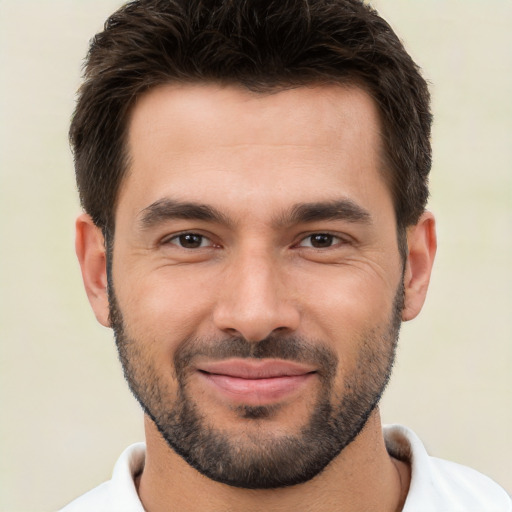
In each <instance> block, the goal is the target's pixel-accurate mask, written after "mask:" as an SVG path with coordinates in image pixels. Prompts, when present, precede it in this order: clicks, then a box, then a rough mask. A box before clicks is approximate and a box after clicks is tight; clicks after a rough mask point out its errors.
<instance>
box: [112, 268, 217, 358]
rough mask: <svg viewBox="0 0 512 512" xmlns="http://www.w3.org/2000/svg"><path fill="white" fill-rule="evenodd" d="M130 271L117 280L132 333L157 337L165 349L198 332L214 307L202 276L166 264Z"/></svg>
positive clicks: (118, 291) (128, 326) (132, 334)
mask: <svg viewBox="0 0 512 512" xmlns="http://www.w3.org/2000/svg"><path fill="white" fill-rule="evenodd" d="M128 275H130V274H129V273H128V272H125V273H124V276H128ZM131 275H132V277H131V278H130V279H127V278H126V277H125V279H123V281H122V284H119V285H117V284H116V293H117V296H118V301H119V306H120V309H121V311H122V314H123V320H124V323H125V328H126V330H127V332H128V333H129V334H130V336H132V337H134V338H136V339H153V340H158V341H159V343H161V344H162V350H171V351H172V350H173V349H174V348H175V347H176V346H177V345H178V344H179V343H180V342H181V341H183V340H184V339H186V338H188V337H191V336H195V335H198V334H199V333H198V326H200V325H201V324H202V322H203V320H204V318H206V317H207V316H208V315H209V311H210V310H211V294H210V293H209V291H208V287H207V286H203V285H202V284H201V282H202V280H201V279H197V278H192V277H191V276H190V275H188V273H183V272H172V271H171V270H170V269H166V268H162V269H160V270H159V271H153V272H150V273H145V274H144V273H142V272H141V273H139V274H134V273H132V274H131Z"/></svg>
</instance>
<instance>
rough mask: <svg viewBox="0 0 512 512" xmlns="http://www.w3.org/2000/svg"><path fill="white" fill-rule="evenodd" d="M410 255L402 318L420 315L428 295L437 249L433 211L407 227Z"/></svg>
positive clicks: (405, 279) (406, 270)
mask: <svg viewBox="0 0 512 512" xmlns="http://www.w3.org/2000/svg"><path fill="white" fill-rule="evenodd" d="M407 245H408V250H409V253H408V257H407V263H406V268H405V275H404V289H405V302H404V309H403V311H402V320H404V321H406V320H412V319H413V318H414V317H416V316H417V315H418V313H419V312H420V311H421V308H422V307H423V303H424V302H425V297H426V295H427V290H428V284H429V281H430V275H431V273H432V265H433V263H434V258H435V255H436V249H437V237H436V225H435V219H434V216H433V215H432V213H430V212H425V213H423V215H422V216H421V217H420V219H419V221H418V223H417V224H415V225H414V226H410V227H409V228H408V229H407Z"/></svg>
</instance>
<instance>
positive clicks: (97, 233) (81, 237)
mask: <svg viewBox="0 0 512 512" xmlns="http://www.w3.org/2000/svg"><path fill="white" fill-rule="evenodd" d="M75 250H76V255H77V257H78V261H79V263H80V268H81V270H82V279H83V281H84V286H85V291H86V292H87V297H88V298H89V302H90V304H91V306H92V309H93V311H94V314H95V315H96V318H97V320H98V322H99V323H100V324H102V325H104V326H105V327H110V322H109V306H108V292H107V284H108V283H107V257H106V252H105V241H104V238H103V234H102V232H101V229H100V228H98V227H97V226H96V225H95V224H94V222H93V221H92V219H91V217H90V216H89V215H87V214H85V213H84V214H82V215H80V216H79V217H78V218H77V220H76V238H75Z"/></svg>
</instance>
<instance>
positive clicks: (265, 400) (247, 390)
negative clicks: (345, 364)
mask: <svg viewBox="0 0 512 512" xmlns="http://www.w3.org/2000/svg"><path fill="white" fill-rule="evenodd" d="M197 373H198V375H199V377H200V378H201V379H202V380H203V381H204V382H205V384H206V385H207V386H209V387H210V388H212V389H213V390H214V392H216V393H219V394H220V395H221V396H223V397H224V398H227V399H228V400H229V401H233V402H235V403H238V404H245V405H253V406H256V405H268V404H272V403H276V402H278V401H280V400H283V399H285V398H288V397H290V396H291V395H292V394H294V393H295V392H297V391H299V390H300V389H301V388H302V387H304V385H306V383H307V382H309V381H310V380H311V379H312V378H314V376H315V374H316V372H315V370H314V369H313V368H310V367H308V366H307V365H302V364H298V363H294V362H290V361H281V360H261V361H248V360H243V359H238V360H233V359H231V360H228V361H216V362H208V363H204V364H201V365H199V366H198V368H197Z"/></svg>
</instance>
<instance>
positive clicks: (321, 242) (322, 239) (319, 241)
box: [311, 233, 334, 249]
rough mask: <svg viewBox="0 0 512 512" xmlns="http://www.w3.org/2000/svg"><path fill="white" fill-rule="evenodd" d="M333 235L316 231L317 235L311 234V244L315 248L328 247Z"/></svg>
mask: <svg viewBox="0 0 512 512" xmlns="http://www.w3.org/2000/svg"><path fill="white" fill-rule="evenodd" d="M333 239H334V237H333V236H332V235H328V234H326V233H318V234H317V235H311V246H312V247H316V248H317V249H322V248H324V247H330V246H331V245H332V243H333Z"/></svg>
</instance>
